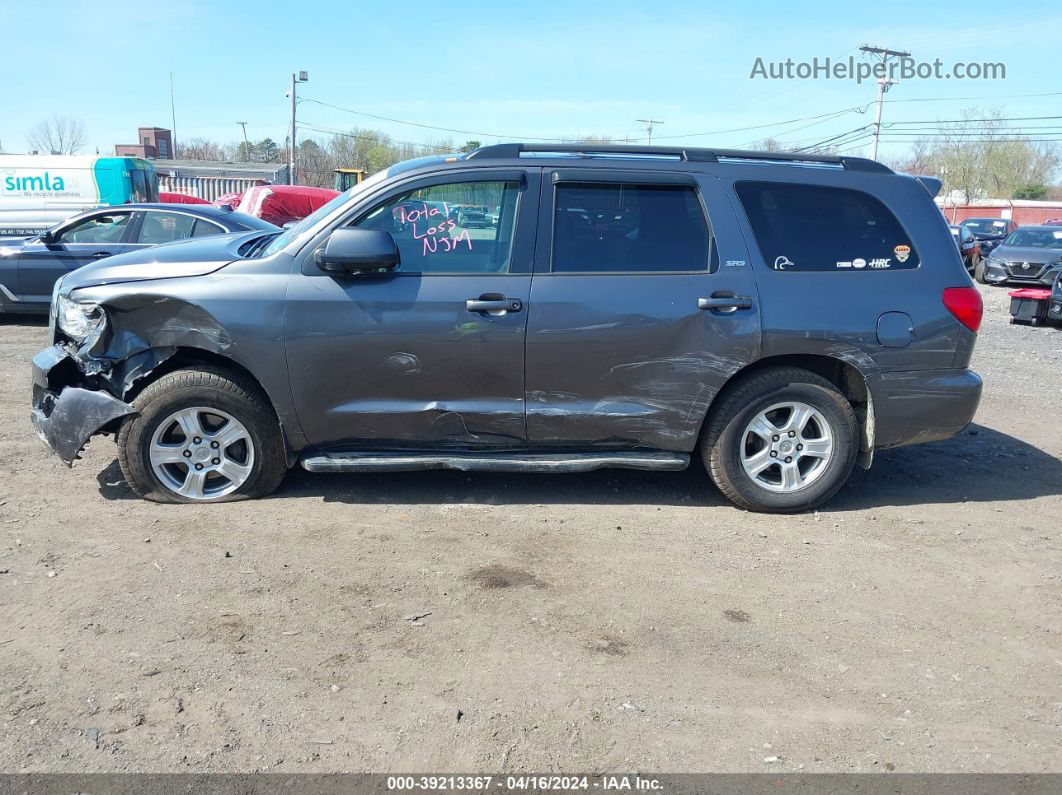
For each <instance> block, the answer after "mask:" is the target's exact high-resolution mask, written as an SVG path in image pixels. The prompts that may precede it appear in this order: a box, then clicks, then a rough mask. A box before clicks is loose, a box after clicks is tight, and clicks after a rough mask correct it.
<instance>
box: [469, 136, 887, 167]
mask: <svg viewBox="0 0 1062 795" xmlns="http://www.w3.org/2000/svg"><path fill="white" fill-rule="evenodd" d="M524 152H539V153H547V154H548V153H550V152H557V153H564V154H568V153H572V154H580V155H586V156H587V157H591V156H593V155H596V154H608V155H645V156H653V155H663V156H670V157H677V158H679V159H681V160H684V161H686V162H700V163H717V162H719V159H720V158H724V159H726V160H755V161H765V160H766V161H771V162H779V163H823V164H831V165H839V166H841V167H843V168H845V169H847V170H849V171H870V172H877V173H882V174H892V173H893V171H892V169H890V168H889V167H888V166H886V165H883V164H881V163H878V162H877V161H875V160H868V159H866V158H863V157H847V156H838V155H814V154H805V153H803V152H756V151H750V150H745V149H701V148H696V147H684V146H639V145H635V144H527V143H512V144H493V145H491V146H483V147H480V148H479V149H476V150H474V151H472V152H470V153H469V154H468V155H466V157H467V158H469V159H487V158H497V159H502V158H514V157H519V156H520V155H521V154H522V153H524Z"/></svg>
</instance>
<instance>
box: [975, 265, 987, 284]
mask: <svg viewBox="0 0 1062 795" xmlns="http://www.w3.org/2000/svg"><path fill="white" fill-rule="evenodd" d="M973 277H974V281H975V282H977V283H978V284H988V280H987V279H985V261H984V260H983V259H979V260H978V261H977V264H976V265H974V269H973Z"/></svg>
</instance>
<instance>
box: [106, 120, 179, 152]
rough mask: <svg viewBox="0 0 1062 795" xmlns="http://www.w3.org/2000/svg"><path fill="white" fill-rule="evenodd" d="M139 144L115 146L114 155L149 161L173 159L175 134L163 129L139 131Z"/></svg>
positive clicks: (150, 128)
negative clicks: (141, 158)
mask: <svg viewBox="0 0 1062 795" xmlns="http://www.w3.org/2000/svg"><path fill="white" fill-rule="evenodd" d="M137 139H138V140H137V143H135V144H115V146H114V153H115V154H116V155H118V156H119V157H143V158H147V159H149V160H154V159H156V158H160V157H161V158H167V157H173V155H174V150H173V133H172V132H171V131H169V130H165V129H163V128H161V127H140V128H139V129H137Z"/></svg>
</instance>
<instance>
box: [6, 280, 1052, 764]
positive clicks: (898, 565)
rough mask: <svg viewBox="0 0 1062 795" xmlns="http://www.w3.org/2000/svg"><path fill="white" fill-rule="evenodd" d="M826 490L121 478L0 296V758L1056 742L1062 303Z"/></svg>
mask: <svg viewBox="0 0 1062 795" xmlns="http://www.w3.org/2000/svg"><path fill="white" fill-rule="evenodd" d="M985 289H986V320H985V323H984V327H983V331H982V335H981V340H980V342H979V346H978V349H977V353H976V357H975V366H976V368H977V369H978V370H979V372H981V374H982V375H983V376H984V378H985V385H986V386H985V395H984V400H983V402H982V406H981V410H980V412H979V414H978V417H977V419H976V421H975V424H974V425H972V426H971V427H970V428H969V429H967V431H965V432H964V433H963V434H962V435H961V436H959V437H957V438H955V439H952V440H948V441H945V442H938V443H934V444H930V445H925V446H922V447H913V448H907V449H901V450H895V451H890V452H886V453H884V454H879V456H878V457H877V460H876V461H875V466H874V468H873V469H872V470H871V471H870V472H857V473H856V474H855V475H854V477H853V478H852V480H851V482H850V483H849V485H848V486H847V487H846V488H845V489H844V490H843V491H842V492H841V494H840V496H839V497H838V498H836V499H835V500H834V501H833V502H832V503H831V504H830V505H829V506H827V508H826V509H825V510H822V511H821V512H818V513H814V514H808V515H801V516H794V517H770V516H760V515H754V514H748V513H743V512H741V511H738V510H736V509H734V508H732V507H730V506H729V505H728V504H726V503H725V502H724V501H723V499H722V498H721V496H720V495H719V494H718V492H716V491H715V490H714V489H713V488H712V487H711V486H710V485H709V483H708V481H707V479H706V477H705V476H704V474H703V472H702V470H701V469H700V468H699V467H691V468H690V469H689V470H688V471H686V472H682V473H643V472H599V473H594V474H587V475H567V476H506V475H486V474H478V475H472V476H469V475H465V474H460V473H448V472H429V473H413V474H395V475H386V476H384V475H381V476H372V477H367V476H361V477H355V476H320V475H318V476H311V475H309V474H306V473H303V472H301V471H296V472H293V473H292V474H291V475H290V476H289V477H288V479H287V481H286V482H285V484H284V486H283V487H282V489H281V491H280V492H279V493H278V494H277V495H276V496H275V497H274V498H272V499H267V500H262V501H259V502H254V503H242V504H236V505H219V506H207V507H198V506H159V505H153V504H149V503H145V502H141V501H139V500H137V499H134V498H133V496H132V494H131V493H130V492H129V490H128V489H127V488H126V487H125V485H124V484H123V482H122V478H121V475H120V472H119V470H118V466H117V462H116V460H115V452H114V446H113V444H112V443H111V442H110V441H109V440H97V441H95V442H93V444H92V445H90V447H89V449H88V450H87V452H86V455H85V458H84V460H83V461H80V462H78V464H77V466H75V467H74V469H73V470H67V469H66V468H65V467H64V466H63V465H62V464H61V463H60V462H59V461H58V460H57V459H55V458H54V457H52V456H50V455H49V454H47V453H46V451H45V449H44V448H43V446H42V445H41V444H40V442H39V441H38V440H37V439H36V437H35V435H34V433H33V431H32V429H31V427H30V424H29V421H28V419H27V411H28V401H29V391H28V387H27V383H26V382H27V361H28V359H29V358H30V356H31V355H32V353H33V352H35V351H36V350H38V349H39V348H41V347H43V345H44V344H45V338H46V329H45V328H44V326H43V325H40V324H36V325H32V324H31V325H26V324H21V323H20V322H18V321H15V320H11V319H8V320H6V321H0V374H2V377H0V725H2V732H0V736H2V737H3V739H2V741H0V770H2V771H5V772H18V771H192V770H195V771H237V770H239V771H251V770H262V771H277V770H279V771H363V770H375V771H429V770H466V771H471V770H490V771H499V770H525V771H526V770H538V771H548V770H567V771H572V770H589V769H595V770H616V769H623V770H644V771H668V772H684V771H733V772H738V771H764V770H769V771H786V770H804V771H807V772H813V771H877V770H897V771H984V772H998V771H1062V753H1060V750H1059V749H1060V724H1062V686H1060V682H1062V637H1060V632H1062V621H1060V610H1059V607H1060V600H1062V556H1060V554H1059V527H1060V523H1059V521H1058V517H1059V516H1060V515H1062V497H1060V493H1062V462H1060V460H1059V457H1060V456H1062V429H1060V428H1062V425H1060V422H1059V415H1058V407H1059V406H1060V405H1062V402H1060V398H1062V367H1060V364H1062V346H1060V342H1062V331H1060V330H1056V329H1047V328H1025V327H1018V326H1009V325H1008V324H1007V317H1008V315H1007V303H1006V301H1007V299H1006V296H1005V292H1004V291H1003V290H999V289H996V288H985Z"/></svg>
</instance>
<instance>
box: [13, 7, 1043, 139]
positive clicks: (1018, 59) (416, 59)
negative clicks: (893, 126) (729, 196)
mask: <svg viewBox="0 0 1062 795" xmlns="http://www.w3.org/2000/svg"><path fill="white" fill-rule="evenodd" d="M5 5H6V6H7V8H6V9H5V12H4V15H3V16H4V29H5V37H4V46H3V49H2V53H0V67H2V68H0V74H4V75H5V76H7V77H8V78H9V80H8V83H7V87H6V90H5V100H6V101H5V111H4V112H3V114H2V116H0V144H2V146H3V148H4V150H6V151H13V152H17V151H25V150H26V136H27V134H28V132H29V130H30V128H31V127H32V126H33V125H34V124H35V123H36V122H37V121H39V120H40V119H42V118H44V117H46V116H50V115H52V114H56V113H59V114H63V115H67V116H72V117H77V118H80V119H83V120H84V123H85V127H86V132H87V135H88V141H89V146H88V147H87V149H86V151H88V152H92V151H95V149H96V147H98V148H99V150H100V152H101V153H110V152H112V151H113V145H114V144H115V143H126V142H135V138H136V127H137V126H138V125H156V126H161V127H169V126H170V95H169V75H170V72H171V71H172V72H173V73H174V83H175V88H176V108H177V125H176V126H177V137H178V139H187V138H191V137H202V138H209V139H215V140H220V141H236V140H237V139H239V137H240V135H241V133H240V128H239V127H238V126H237V124H236V122H237V121H246V122H247V131H248V134H249V136H250V137H251V138H252V139H259V138H263V137H266V136H269V137H272V138H274V139H275V140H277V141H281V142H282V141H283V140H284V137H285V135H286V125H287V119H288V114H289V106H288V100H287V99H286V98H285V92H286V90H287V82H288V80H289V79H290V75H291V72H292V71H295V70H300V69H305V70H307V71H308V72H309V73H310V82H309V83H308V84H306V85H304V86H301V87H300V92H301V96H303V97H305V98H306V99H307V100H310V99H312V100H317V101H319V102H325V103H330V104H332V105H336V106H340V107H343V108H348V109H351V110H356V111H360V112H362V113H369V114H375V115H378V116H387V117H391V118H394V119H401V120H404V121H409V122H417V123H420V124H424V125H431V126H437V127H449V128H454V129H459V130H467V131H469V132H467V133H465V132H461V133H448V132H445V131H442V130H431V129H426V128H422V127H416V126H412V125H406V124H398V123H394V122H385V121H381V120H377V119H373V118H369V117H366V116H359V115H355V114H352V113H348V112H344V111H340V110H336V109H333V108H329V107H325V106H323V105H318V104H314V103H313V102H310V101H306V102H303V103H301V104H300V107H299V116H300V121H302V122H305V123H307V124H312V125H314V126H317V127H322V128H330V129H349V128H350V127H352V126H358V127H372V128H376V129H382V130H384V131H386V132H387V133H389V134H391V135H392V136H393V137H394V138H396V139H400V140H403V141H413V142H437V141H438V140H440V139H442V138H451V139H453V140H455V141H457V142H458V143H461V142H463V141H465V140H467V139H470V138H477V139H480V140H483V141H485V142H491V141H494V140H498V139H496V138H494V137H491V136H488V135H485V134H482V133H492V134H496V135H498V136H500V138H501V139H508V138H530V137H541V138H553V137H557V136H576V135H584V134H598V135H602V134H608V135H612V136H616V137H619V138H622V137H623V136H630V137H632V138H638V137H644V135H645V132H644V129H642V127H641V125H639V124H638V123H637V122H636V121H635V119H638V118H646V117H647V116H649V115H651V116H652V117H653V118H656V119H661V120H663V121H664V124H662V125H659V126H658V127H657V129H656V131H655V132H654V138H655V141H656V142H658V143H672V144H689V145H695V144H700V145H716V146H741V145H747V144H749V143H751V142H752V141H755V140H758V139H762V138H764V137H766V136H768V135H770V136H773V137H775V138H778V139H780V140H782V141H785V142H791V143H794V144H795V145H800V144H804V143H812V142H815V141H817V140H820V139H825V138H828V137H830V136H832V135H837V134H839V133H843V132H845V131H848V130H852V129H855V128H858V127H861V126H863V125H866V124H868V123H869V122H871V121H872V119H873V109H872V108H870V109H869V110H868V111H867V112H865V113H862V114H860V113H857V112H849V113H846V114H843V115H840V116H837V117H835V118H827V119H808V117H812V116H816V115H818V114H828V113H832V112H834V111H840V110H843V109H845V108H851V107H853V106H863V105H866V104H867V103H870V102H872V100H873V99H874V95H875V86H874V85H873V83H871V82H867V83H864V84H862V85H858V84H856V83H855V82H854V81H838V80H790V81H772V82H766V81H763V80H751V79H750V78H749V74H750V72H751V70H752V66H753V63H754V62H755V59H756V58H757V57H762V58H764V59H765V60H784V59H785V58H789V57H791V58H793V59H794V60H796V61H803V60H810V59H811V58H813V57H815V56H818V57H819V58H825V57H833V58H839V57H844V58H847V56H848V55H855V56H858V55H859V53H858V51H857V48H858V46H859V45H860V44H863V43H872V44H883V45H887V46H890V47H893V48H898V49H907V50H910V51H911V52H912V54H913V55H914V56H915V57H916V58H918V59H921V60H927V61H928V60H932V59H934V58H940V59H941V60H943V61H944V62H945V64H946V65H950V64H951V63H952V62H955V61H965V62H971V61H982V60H987V61H1001V62H1003V63H1005V64H1006V70H1007V77H1006V79H1005V80H977V81H975V80H961V81H960V80H911V81H906V82H903V83H901V84H900V85H898V86H896V87H894V88H893V89H892V90H891V91H890V92H889V94H888V99H890V100H904V101H903V102H900V101H893V102H890V103H889V104H888V105H887V106H886V109H885V117H884V121H885V122H886V123H888V122H899V121H923V120H936V119H942V118H955V117H957V116H958V114H959V112H960V111H961V110H962V109H963V108H968V107H979V108H988V107H1001V108H1003V109H1004V110H1005V111H1006V112H1007V115H1008V116H1014V117H1017V116H1043V115H1062V94H1058V95H1055V96H1040V97H1024V98H1019V97H1016V96H1014V95H1024V94H1043V93H1047V92H1062V80H1059V78H1060V77H1062V67H1059V65H1058V61H1057V59H1056V58H1055V56H1054V52H1055V51H1056V50H1057V47H1056V45H1055V43H1054V38H1052V37H1053V36H1054V35H1055V33H1056V32H1057V31H1058V30H1062V10H1060V7H1059V6H1058V4H1057V3H1048V2H1024V3H1022V4H1021V5H1020V7H1019V6H1017V5H1009V6H1008V5H1006V4H1000V3H999V2H998V0H997V1H995V2H965V3H962V4H956V3H925V2H919V3H903V2H888V3H871V2H866V3H858V2H851V1H850V0H849V1H848V2H819V3H814V4H808V6H807V7H806V8H801V7H799V6H798V5H797V4H794V3H787V2H776V0H760V1H759V2H756V3H733V2H728V3H716V2H664V1H661V2H641V3H633V2H624V1H623V0H614V2H610V3H606V2H578V1H577V0H568V2H555V1H554V0H540V1H539V2H521V3H506V2H504V0H493V2H479V1H478V0H463V2H460V3H440V2H438V1H437V0H436V1H435V2H426V3H422V2H414V1H413V0H406V2H402V3H382V2H378V1H377V2H356V1H353V0H346V1H345V2H333V1H332V0H303V2H301V3H275V4H273V3H267V2H262V0H256V2H248V1H247V0H210V1H209V2H207V1H203V0H186V1H185V0H173V1H172V2H168V3H143V2H141V1H140V0H137V2H132V1H131V0H110V1H109V2H107V3H100V2H98V0H51V1H50V2H47V3H44V2H38V3H29V2H21V1H20V0H5ZM999 20H1002V24H999V25H998V26H993V23H995V22H996V21H999ZM953 97H971V98H973V99H965V100H956V101H948V100H949V99H951V98H953ZM914 99H925V100H929V101H924V102H908V101H907V100H914ZM797 119H805V120H804V121H793V122H792V123H789V124H780V125H775V123H777V122H782V121H787V120H797ZM1028 123H1029V124H1032V125H1035V124H1051V123H1055V124H1057V122H1028ZM758 125H775V126H769V127H766V126H765V127H763V128H762V129H756V130H744V131H736V132H720V131H725V130H733V129H734V128H747V127H754V126H758ZM1060 129H1062V128H1060ZM704 132H711V133H712V134H710V135H697V133H704ZM299 134H300V136H306V135H316V134H318V133H314V132H313V131H310V130H300V133H299ZM1058 137H1062V136H1058ZM902 148H904V147H903V145H902V144H896V143H888V144H886V145H883V149H882V155H890V154H895V153H897V151H898V150H900V149H902Z"/></svg>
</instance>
